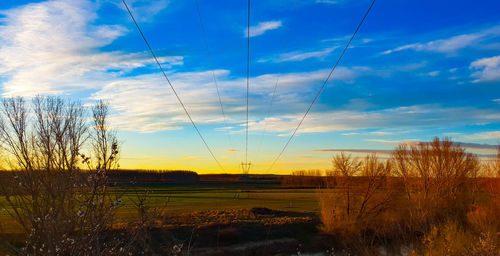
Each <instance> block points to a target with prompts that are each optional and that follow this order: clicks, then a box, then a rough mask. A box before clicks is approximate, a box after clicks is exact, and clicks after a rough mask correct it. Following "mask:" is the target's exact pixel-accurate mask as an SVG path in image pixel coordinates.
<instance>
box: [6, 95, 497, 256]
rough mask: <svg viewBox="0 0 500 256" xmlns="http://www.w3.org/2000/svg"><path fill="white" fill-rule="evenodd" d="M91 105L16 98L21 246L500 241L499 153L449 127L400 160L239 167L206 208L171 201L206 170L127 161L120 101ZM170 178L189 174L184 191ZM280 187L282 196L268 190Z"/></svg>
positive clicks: (430, 245)
mask: <svg viewBox="0 0 500 256" xmlns="http://www.w3.org/2000/svg"><path fill="white" fill-rule="evenodd" d="M90 112H91V116H90V117H91V119H92V124H91V125H88V122H87V118H88V117H87V114H88V113H87V110H86V109H85V108H84V107H83V106H82V105H81V104H80V103H78V102H70V101H64V100H62V99H60V98H53V97H37V98H35V99H34V100H33V102H32V103H31V104H28V103H27V102H25V101H24V100H23V99H22V98H15V99H4V101H3V108H2V121H1V123H0V139H1V142H2V146H3V148H4V149H5V150H4V154H3V160H4V161H3V162H4V164H5V165H6V167H7V168H8V169H10V170H12V171H9V172H4V173H2V179H1V183H2V184H0V185H1V186H0V188H1V190H0V193H1V195H2V200H0V203H2V205H1V206H2V209H3V211H4V212H5V213H7V214H8V215H9V216H10V219H11V220H14V221H15V223H16V225H17V228H18V229H19V231H20V234H19V235H18V237H17V240H16V239H13V238H12V237H10V241H14V242H13V243H8V244H7V247H6V248H7V249H8V250H9V254H17V255H169V254H171V255H191V254H193V255H221V254H232V255H234V254H248V253H252V254H254V255H275V254H278V253H288V254H292V253H295V254H300V253H301V252H303V251H312V252H322V253H324V254H326V253H328V254H330V255H377V254H380V255H383V254H393V255H499V254H500V249H499V248H500V237H499V234H500V220H498V214H499V213H500V197H499V195H500V182H499V181H498V179H494V178H485V177H482V176H485V174H487V176H489V177H491V176H494V175H496V176H497V177H498V175H499V174H500V159H497V160H496V161H489V162H481V161H479V160H478V159H477V157H475V156H474V155H472V154H469V153H467V152H465V150H464V149H463V148H462V147H460V145H457V144H454V143H452V142H451V141H449V140H439V139H435V140H434V141H433V142H431V143H425V142H422V143H418V144H414V145H401V146H399V147H398V148H396V149H395V150H394V152H393V154H392V156H391V158H390V159H389V160H381V159H379V158H378V157H377V156H376V155H370V156H367V157H366V158H364V159H358V158H354V157H351V156H350V155H346V154H340V155H337V156H335V157H334V158H333V161H332V162H333V166H332V167H333V168H332V169H331V170H329V171H327V173H326V175H323V173H322V172H320V171H308V172H302V173H297V175H292V176H288V177H272V178H271V179H269V177H260V179H259V180H257V181H256V180H251V179H249V176H243V177H241V176H240V177H238V176H228V177H231V178H234V177H238V180H241V179H239V178H243V180H244V182H239V181H238V180H237V181H228V180H227V177H226V178H225V179H224V178H223V179H222V180H221V181H219V183H218V185H217V186H214V187H212V189H213V190H212V192H211V193H214V194H212V196H207V194H205V193H206V192H207V190H203V189H201V190H199V191H201V192H200V194H203V195H205V197H203V196H201V195H200V196H199V198H202V199H203V200H205V201H206V202H207V203H206V205H205V206H207V205H208V207H207V208H206V210H200V209H199V208H202V207H203V205H202V204H199V203H193V202H192V201H191V202H190V201H189V200H188V201H185V202H186V203H185V204H184V205H182V204H181V205H177V209H178V210H179V211H178V212H177V213H176V214H175V213H174V212H168V210H169V209H170V208H171V207H173V205H175V203H174V202H175V201H176V200H175V198H176V196H177V198H180V195H179V194H182V193H193V192H196V189H194V190H193V187H190V186H193V184H199V183H200V178H201V176H198V175H196V174H194V173H190V172H176V173H175V175H174V174H172V173H171V174H168V175H166V174H162V173H155V172H149V173H144V172H142V173H141V172H117V171H115V168H116V166H117V164H118V159H119V144H118V142H117V139H116V137H115V135H114V133H113V132H112V131H111V130H110V129H109V127H108V123H107V106H106V104H104V103H103V102H98V103H97V104H96V105H95V106H94V107H93V108H92V109H91V111H90ZM84 152H85V153H84ZM499 154H500V151H499ZM499 156H500V155H499ZM212 178H213V177H212ZM124 180H132V181H133V182H132V183H130V182H128V183H127V182H123V181H124ZM158 180H161V184H164V183H168V182H172V181H181V187H177V194H175V192H174V191H175V190H172V189H170V190H169V189H168V188H167V189H165V188H163V190H162V185H160V184H158V183H156V184H154V181H158ZM278 182H279V183H278ZM221 183H222V184H224V185H222V186H221ZM190 184H191V185H190ZM279 184H281V185H279ZM144 185H151V186H152V187H154V188H151V187H150V188H149V189H148V188H144V187H143V186H144ZM212 185H213V184H212ZM182 186H184V192H180V191H181V190H182ZM224 186H226V187H224ZM279 186H282V187H279ZM138 188H142V189H138ZM157 188H158V190H157V191H156V192H154V190H156V189H157ZM290 188H293V189H290ZM311 188H312V189H311ZM198 189H200V188H198ZM204 189H208V188H207V187H205V188H204ZM224 189H225V190H226V191H225V192H220V191H224ZM159 191H169V192H167V193H164V194H162V192H159ZM228 191H230V192H228ZM252 191H254V192H252ZM277 191H279V192H277ZM293 191H295V192H298V193H297V194H293V193H292V192H293ZM306 191H309V193H304V192H306ZM258 192H260V194H259V193H258ZM217 193H218V194H217ZM224 193H225V194H224ZM272 193H275V194H276V193H277V194H278V197H277V199H276V200H268V201H265V200H261V199H262V198H266V196H267V198H271V197H272V196H271V197H269V195H268V194H272ZM157 195H160V196H157ZM221 195H223V196H221ZM228 195H230V196H229V198H228ZM285 195H286V196H285ZM304 195H308V196H309V197H308V196H304ZM275 196H276V195H275ZM185 197H186V198H188V197H189V196H185ZM304 197H306V198H305V199H304ZM159 198H160V199H159ZM171 198H172V201H171ZM285 198H287V199H288V200H287V199H285ZM284 199H285V200H284ZM314 199H317V200H314ZM217 200H219V201H218V202H220V203H221V205H219V206H217V204H214V203H213V202H216V201H217ZM228 202H233V203H228ZM235 202H237V203H235ZM316 202H317V203H316ZM169 204H170V205H169ZM222 204H225V205H224V206H222ZM257 204H259V205H257ZM260 204H262V205H260ZM287 204H288V205H287ZM235 205H238V206H237V207H235ZM240 206H241V207H240ZM255 206H260V207H257V208H256V207H255ZM265 206H270V207H269V208H274V209H273V210H271V209H268V208H264V207H265ZM183 207H184V208H183ZM210 207H213V208H210ZM280 207H281V211H277V210H275V209H276V208H280ZM287 207H288V210H297V209H305V210H306V212H303V213H297V212H293V211H288V210H287ZM294 207H296V208H294ZM214 208H238V209H214ZM315 208H317V211H316V212H314V211H315ZM182 209H191V210H188V211H187V212H185V213H182V211H183V210H182ZM307 209H309V211H310V212H307ZM132 212H133V213H132ZM262 234H265V235H264V236H263V235H262ZM6 240H7V239H6ZM15 241H18V242H15ZM19 241H21V242H19ZM242 243H244V246H239V247H234V246H233V247H231V246H230V245H234V244H242ZM228 246H229V247H228Z"/></svg>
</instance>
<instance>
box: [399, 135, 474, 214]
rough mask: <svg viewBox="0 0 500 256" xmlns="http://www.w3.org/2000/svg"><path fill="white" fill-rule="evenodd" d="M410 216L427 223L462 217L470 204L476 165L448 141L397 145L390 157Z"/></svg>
mask: <svg viewBox="0 0 500 256" xmlns="http://www.w3.org/2000/svg"><path fill="white" fill-rule="evenodd" d="M393 159H394V162H395V163H396V168H395V169H396V173H397V174H398V175H399V176H400V177H401V178H402V180H403V183H404V186H405V191H406V195H407V199H408V202H409V204H408V206H409V209H410V214H411V215H413V216H414V218H415V219H419V220H425V221H429V220H431V219H435V218H439V215H443V214H449V215H457V214H458V215H465V213H466V211H467V207H468V206H470V204H471V203H472V201H473V198H474V197H473V196H474V195H473V191H474V182H475V179H474V178H475V177H476V176H477V173H478V171H479V161H478V160H477V158H476V157H474V156H473V155H472V154H470V153H467V152H465V150H464V149H463V148H462V147H460V145H457V144H454V143H453V142H451V141H450V140H448V139H444V140H439V139H438V138H436V139H434V140H433V141H432V142H430V143H428V142H420V143H418V144H416V145H410V146H408V145H400V146H399V147H398V148H397V149H396V150H395V151H394V153H393Z"/></svg>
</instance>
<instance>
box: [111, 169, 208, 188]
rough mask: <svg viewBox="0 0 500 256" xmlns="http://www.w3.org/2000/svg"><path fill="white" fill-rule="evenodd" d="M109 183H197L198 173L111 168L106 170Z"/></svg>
mask: <svg viewBox="0 0 500 256" xmlns="http://www.w3.org/2000/svg"><path fill="white" fill-rule="evenodd" d="M108 180H109V181H110V183H111V184H114V183H116V184H118V185H122V184H130V183H197V182H198V181H199V177H198V174H197V173H196V172H193V171H184V170H179V171H163V170H111V171H109V172H108Z"/></svg>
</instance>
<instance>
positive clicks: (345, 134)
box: [342, 131, 394, 136]
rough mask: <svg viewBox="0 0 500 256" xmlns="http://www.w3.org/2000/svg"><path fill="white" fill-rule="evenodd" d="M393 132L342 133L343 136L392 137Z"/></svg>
mask: <svg viewBox="0 0 500 256" xmlns="http://www.w3.org/2000/svg"><path fill="white" fill-rule="evenodd" d="M392 134H394V133H393V132H384V131H374V132H348V133H342V135H344V136H352V135H392Z"/></svg>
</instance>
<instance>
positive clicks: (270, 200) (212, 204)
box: [0, 183, 319, 233]
mask: <svg viewBox="0 0 500 256" xmlns="http://www.w3.org/2000/svg"><path fill="white" fill-rule="evenodd" d="M145 190H149V191H150V192H149V193H150V194H149V195H148V199H147V202H146V204H147V206H149V207H155V208H161V209H162V210H165V212H166V213H168V214H180V213H190V212H195V211H208V210H223V209H251V208H254V207H265V208H269V209H273V210H280V211H294V212H310V213H317V212H318V211H319V205H318V200H317V192H318V191H317V189H310V188H309V189H294V188H282V187H280V186H276V185H253V186H248V187H243V188H240V189H237V188H236V187H235V185H234V184H231V183H227V184H225V185H224V184H223V183H220V184H217V186H213V185H203V184H202V185H184V186H179V185H163V186H159V185H156V186H150V187H130V188H114V189H113V190H112V193H114V194H118V195H122V198H123V205H122V207H120V208H119V210H118V212H117V215H118V216H117V217H118V221H119V222H121V221H131V220H134V219H135V218H136V215H137V210H136V207H135V206H134V203H133V200H134V199H135V198H136V197H137V194H142V193H144V192H145ZM0 200H2V201H3V200H4V199H3V197H0ZM0 216H1V220H2V221H1V223H2V226H3V229H4V232H8V233H15V231H16V228H15V224H13V222H12V220H11V219H10V216H9V215H8V214H7V213H6V212H5V210H2V211H1V215H0Z"/></svg>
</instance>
